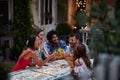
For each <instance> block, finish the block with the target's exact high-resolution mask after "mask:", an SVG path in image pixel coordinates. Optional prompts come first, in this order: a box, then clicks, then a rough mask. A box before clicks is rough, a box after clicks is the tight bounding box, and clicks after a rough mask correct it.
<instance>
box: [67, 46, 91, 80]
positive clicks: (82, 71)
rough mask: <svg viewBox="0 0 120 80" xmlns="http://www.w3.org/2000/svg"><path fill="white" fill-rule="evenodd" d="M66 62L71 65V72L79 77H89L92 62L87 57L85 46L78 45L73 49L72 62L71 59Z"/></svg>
mask: <svg viewBox="0 0 120 80" xmlns="http://www.w3.org/2000/svg"><path fill="white" fill-rule="evenodd" d="M66 60H67V61H68V63H69V64H70V66H71V67H70V68H71V72H72V73H73V75H76V76H78V77H81V78H82V77H85V76H89V75H90V72H89V68H90V64H91V63H90V60H89V58H88V57H87V55H86V49H85V46H84V45H83V44H76V45H75V47H74V49H73V60H72V61H71V62H70V61H69V58H68V59H67V58H66Z"/></svg>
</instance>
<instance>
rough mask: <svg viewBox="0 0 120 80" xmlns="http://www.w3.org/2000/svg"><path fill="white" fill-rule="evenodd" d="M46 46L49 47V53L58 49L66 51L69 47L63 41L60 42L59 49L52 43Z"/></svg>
mask: <svg viewBox="0 0 120 80" xmlns="http://www.w3.org/2000/svg"><path fill="white" fill-rule="evenodd" d="M46 46H47V52H54V51H55V50H56V49H57V48H62V49H64V51H66V50H67V45H66V43H65V41H63V40H58V47H54V46H53V45H52V43H50V42H47V43H46Z"/></svg>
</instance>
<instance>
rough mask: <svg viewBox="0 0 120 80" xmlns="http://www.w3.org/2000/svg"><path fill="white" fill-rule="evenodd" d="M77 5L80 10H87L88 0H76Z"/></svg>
mask: <svg viewBox="0 0 120 80" xmlns="http://www.w3.org/2000/svg"><path fill="white" fill-rule="evenodd" d="M76 5H77V8H78V9H79V10H80V11H85V10H86V1H85V0H76Z"/></svg>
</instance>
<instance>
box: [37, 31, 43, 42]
mask: <svg viewBox="0 0 120 80" xmlns="http://www.w3.org/2000/svg"><path fill="white" fill-rule="evenodd" d="M38 37H39V38H40V39H42V41H43V40H44V32H43V31H41V32H40V33H39V34H38Z"/></svg>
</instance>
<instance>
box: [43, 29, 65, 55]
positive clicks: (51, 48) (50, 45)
mask: <svg viewBox="0 0 120 80" xmlns="http://www.w3.org/2000/svg"><path fill="white" fill-rule="evenodd" d="M47 40H48V42H46V43H45V44H44V49H45V52H46V53H45V54H44V55H45V57H48V56H49V55H51V54H52V53H53V52H56V50H57V49H58V48H62V49H63V50H64V51H66V50H67V45H66V42H65V41H63V40H59V34H58V33H57V32H56V31H54V30H51V31H49V32H48V33H47Z"/></svg>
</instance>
